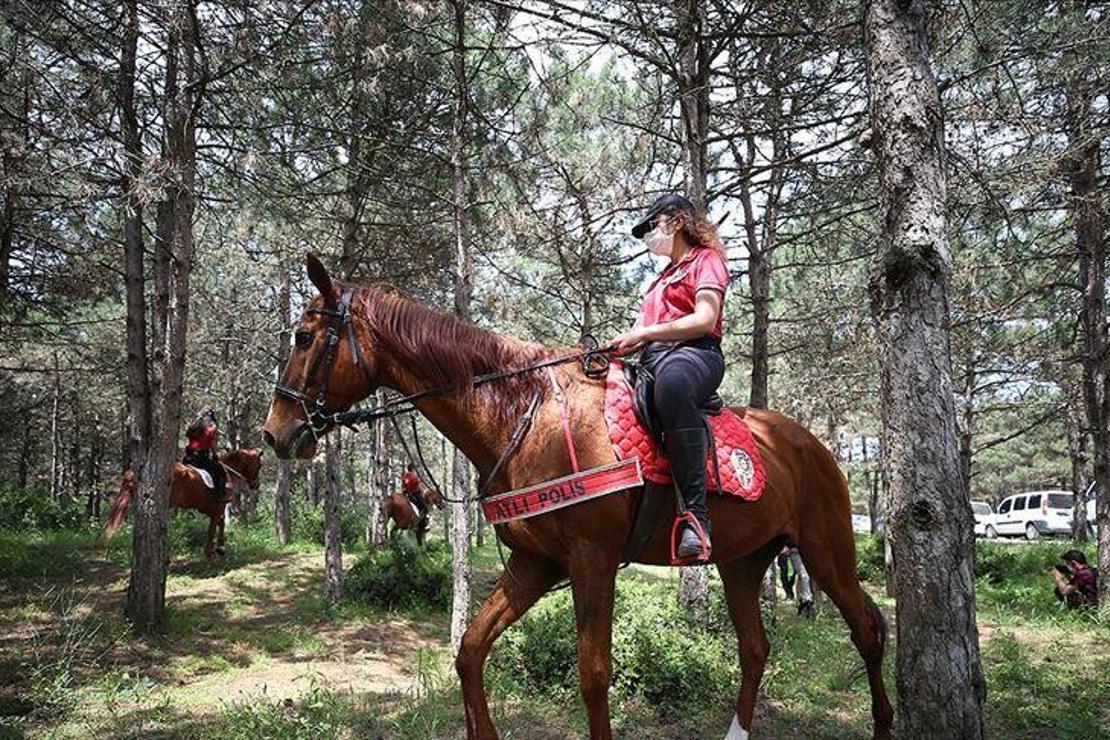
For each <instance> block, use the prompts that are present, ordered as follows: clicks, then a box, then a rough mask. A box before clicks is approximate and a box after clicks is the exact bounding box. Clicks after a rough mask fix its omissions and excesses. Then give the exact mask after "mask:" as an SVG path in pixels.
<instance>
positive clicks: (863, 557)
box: [856, 534, 886, 583]
mask: <svg viewBox="0 0 1110 740" xmlns="http://www.w3.org/2000/svg"><path fill="white" fill-rule="evenodd" d="M856 572H857V573H858V574H859V578H860V580H861V581H877V582H880V583H881V582H883V581H884V580H885V579H886V555H885V553H884V551H883V538H882V535H874V534H864V535H859V536H857V537H856Z"/></svg>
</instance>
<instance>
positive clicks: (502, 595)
mask: <svg viewBox="0 0 1110 740" xmlns="http://www.w3.org/2000/svg"><path fill="white" fill-rule="evenodd" d="M307 267H308V275H309V278H310V279H311V281H312V283H313V284H314V285H315V286H316V288H317V289H318V290H319V291H320V296H319V297H318V298H316V299H315V300H314V301H313V302H312V304H311V305H310V306H309V307H308V308H307V309H306V311H305V314H304V316H302V318H301V320H300V323H299V324H298V325H297V327H296V334H295V346H294V348H293V351H292V354H291V355H290V357H289V361H288V363H287V364H286V366H285V368H284V371H283V373H282V377H281V382H280V385H279V386H278V389H277V391H276V392H275V395H274V399H273V402H272V403H271V406H270V413H269V416H268V417H267V419H266V423H265V426H264V428H263V431H264V437H265V440H266V442H267V444H269V445H270V446H271V447H273V448H274V450H275V451H276V452H277V454H278V456H279V457H282V458H289V457H298V458H302V459H307V458H310V457H312V456H313V455H314V454H315V452H316V446H317V442H318V440H319V438H320V437H321V436H322V435H323V434H326V433H327V432H328V431H330V429H331V428H332V427H333V424H332V423H331V422H330V421H329V420H328V417H329V415H330V414H334V413H336V412H338V411H341V410H345V409H349V408H350V407H351V406H352V405H353V404H355V403H357V402H358V401H361V400H362V399H365V398H367V397H368V396H369V395H370V394H371V393H372V392H373V391H374V390H375V389H376V388H377V387H378V386H379V385H382V386H387V387H389V388H392V389H395V390H397V391H400V392H401V393H403V394H406V395H407V394H415V393H418V392H421V391H428V390H430V389H437V390H435V391H433V392H431V393H427V394H424V395H422V396H420V397H418V398H415V399H413V403H414V405H415V406H416V407H417V408H418V409H419V411H420V412H421V413H422V414H423V415H424V416H425V417H427V418H428V420H429V421H430V422H431V423H432V424H434V425H435V426H436V428H437V429H439V431H440V432H442V433H443V434H444V435H446V437H447V438H448V439H450V440H451V442H452V443H454V444H455V445H456V446H457V447H458V448H459V449H460V450H461V451H462V452H463V453H464V454H465V455H466V456H467V457H468V458H469V459H470V461H471V462H473V463H474V465H475V466H477V468H478V470H479V471H480V472H481V476H480V479H479V490H484V491H489V492H490V493H495V492H501V491H508V490H513V489H517V488H522V487H524V486H528V485H532V484H535V483H538V482H541V481H546V480H551V479H554V478H558V477H560V476H564V475H567V474H569V473H571V472H572V470H571V465H570V461H569V456H568V453H567V450H566V445H565V443H564V441H563V431H562V424H561V421H560V412H559V407H558V405H557V403H556V402H555V401H554V399H553V396H554V394H553V393H552V392H551V391H550V386H549V380H548V377H547V374H546V372H529V373H524V374H516V375H513V376H511V377H507V378H504V379H500V380H497V381H495V382H486V383H482V384H475V383H472V381H473V379H474V378H475V377H476V376H479V375H482V374H488V373H495V372H499V371H504V370H508V369H513V368H520V367H523V366H526V365H529V364H531V363H535V362H537V361H540V360H542V359H544V358H550V357H555V356H558V354H557V353H556V352H553V351H551V350H547V349H544V348H542V347H540V346H538V345H535V344H530V343H526V342H523V341H519V340H516V339H512V338H509V337H504V336H501V335H497V334H494V333H492V332H488V331H485V330H482V329H479V328H477V327H475V326H472V325H470V324H466V323H464V322H463V321H461V320H459V319H457V318H455V317H454V316H450V315H447V314H443V313H439V312H437V311H434V310H432V309H429V308H426V307H424V306H422V305H420V304H418V303H416V302H414V301H411V300H408V299H406V298H404V297H402V296H400V295H398V294H396V293H394V292H392V291H390V290H388V289H382V288H378V287H361V288H357V287H352V286H347V285H344V284H341V283H337V282H334V281H333V280H332V279H331V277H330V276H329V275H328V272H327V270H326V269H325V268H324V266H323V265H322V264H321V263H320V261H319V260H318V259H317V258H316V257H315V256H314V255H311V254H310V255H308V259H307ZM329 339H330V340H331V341H329ZM562 354H567V355H570V354H573V350H563V351H562ZM554 372H555V375H556V376H557V377H558V380H559V383H560V385H561V386H562V387H563V388H564V390H565V396H566V399H567V412H568V414H569V416H570V419H571V425H572V428H573V439H574V444H575V447H576V448H577V453H578V460H579V462H580V464H581V467H582V469H589V468H593V467H595V466H600V465H604V464H607V463H612V462H613V460H614V453H613V448H612V445H611V444H610V441H609V435H608V431H607V429H606V424H605V421H604V419H603V418H602V413H601V409H602V406H603V401H604V394H605V387H604V385H605V384H604V382H603V381H601V380H593V379H590V378H588V377H587V376H586V375H585V374H584V372H583V371H582V369H581V368H580V367H579V366H578V365H577V364H570V363H567V364H561V365H558V366H557V367H556V368H555V370H554ZM442 386H449V387H451V389H452V390H451V391H449V392H441V391H440V390H438V389H440V388H441V387H442ZM537 397H538V398H539V399H541V405H540V406H539V408H538V410H537V411H536V414H535V416H534V418H533V419H532V423H531V426H530V428H529V430H528V432H527V434H525V435H524V437H523V439H522V441H521V442H520V444H519V446H518V447H517V448H516V450H515V452H513V453H512V454H511V455H510V456H509V457H508V459H507V460H506V461H505V462H504V464H503V465H502V466H500V468H499V469H498V470H497V471H496V476H495V477H494V478H493V479H492V480H487V478H488V477H489V473H490V471H491V470H493V469H494V467H495V466H496V464H497V462H498V460H499V459H500V458H501V456H502V453H503V451H504V450H505V448H506V445H507V444H508V442H509V440H510V438H511V437H512V436H513V433H514V431H515V430H516V428H517V425H518V422H519V421H520V420H521V419H522V418H524V415H525V414H526V413H527V409H528V407H529V406H530V405H531V404H532V403H533V399H536V398H537ZM738 411H739V412H740V413H742V414H743V415H744V417H745V419H746V421H747V423H748V425H749V426H750V427H751V430H752V433H753V434H754V435H755V439H756V442H757V444H758V448H759V453H760V455H762V458H763V463H764V466H765V469H766V473H767V486H766V489H765V492H764V494H763V496H762V497H761V498H760V499H759V500H757V501H753V502H745V501H742V500H740V499H738V498H733V497H724V496H716V495H713V496H710V497H709V499H710V501H709V512H710V517H711V519H712V521H713V562H714V563H715V564H716V567H717V570H718V572H719V573H720V575H721V580H722V581H723V583H724V589H725V596H726V600H727V603H728V611H729V615H730V617H731V619H732V622H733V626H734V628H735V630H736V636H737V639H738V641H739V648H740V651H739V652H740V663H741V670H742V680H741V683H740V692H739V695H738V697H737V699H736V703H735V707H734V710H735V714H734V716H733V720H732V726H731V727H730V729H729V731H728V740H735V739H737V738H746V737H748V731H749V730H750V729H751V723H752V713H753V710H754V707H755V702H756V693H757V691H758V688H759V684H760V680H761V679H762V676H763V670H764V665H765V663H766V660H767V654H768V652H769V649H770V648H769V645H768V642H767V637H766V634H765V633H764V629H763V623H762V618H761V615H760V609H759V586H760V583H761V581H762V579H763V574H764V573H765V572H766V571H767V568H768V566H769V564H770V563H771V561H772V560H773V559H774V557H775V555H776V554H777V553H778V551H779V550H780V549H781V548H782V546H783V544H785V543H794V544H797V545H798V546H799V547H800V551H801V554H802V557H803V558H804V560H805V564H806V567H807V568H808V569H809V572H810V575H811V577H813V578H814V579H815V580H816V581H817V583H818V584H819V585H820V586H821V588H822V589H824V591H825V593H826V594H828V596H829V598H831V599H832V600H833V602H834V603H835V604H836V605H837V607H838V608H839V610H840V613H841V615H842V616H843V617H844V620H845V621H846V622H847V623H848V626H849V628H850V630H851V636H852V641H853V642H854V643H855V645H856V648H857V649H858V651H859V653H860V655H861V656H862V658H863V662H864V665H865V667H866V671H867V676H868V682H869V684H870V690H871V711H872V716H873V720H874V737H876V738H888V737H890V730H891V723H892V720H893V709H892V708H891V705H890V702H889V700H888V699H887V695H886V689H885V687H884V685H883V679H882V672H881V669H882V660H883V652H884V648H885V643H886V634H887V633H886V624H885V622H884V620H883V616H882V613H881V612H880V611H879V609H878V607H877V606H876V605H875V603H874V602H873V601H872V600H871V599H870V598H869V597H868V595H867V594H866V593H865V592H864V590H863V588H862V587H861V586H860V583H859V580H858V578H857V576H856V554H855V540H854V539H853V535H852V522H851V513H852V511H851V502H850V500H849V496H848V487H847V483H846V481H845V479H844V476H843V475H842V473H841V471H840V469H839V468H838V466H837V463H836V460H835V458H834V457H833V456H832V454H831V453H830V452H829V451H828V450H827V449H826V448H825V446H824V445H822V444H821V442H820V441H819V440H818V439H817V438H816V437H815V436H814V435H813V434H811V433H810V432H809V431H807V430H806V429H805V428H803V427H802V426H801V425H800V424H798V423H797V422H795V421H792V420H790V419H788V418H786V417H784V416H782V415H780V414H777V413H774V412H772V411H764V410H759V409H747V410H742V409H741V410H738ZM642 494H643V491H642V490H641V489H633V490H627V491H622V492H619V493H615V494H612V495H609V496H603V497H600V498H595V499H592V500H589V501H586V502H583V503H580V504H577V505H575V506H568V507H566V508H562V509H558V510H555V511H551V512H549V513H546V514H542V515H539V516H535V517H532V518H529V519H521V520H515V521H511V522H507V523H505V524H499V525H497V526H496V527H495V530H496V533H497V536H498V537H499V538H500V540H501V541H502V542H503V543H504V544H506V545H507V546H508V547H509V548H510V549H511V551H512V554H511V556H510V557H509V560H508V564H507V567H506V570H505V572H504V573H502V575H501V577H500V579H499V580H498V582H497V584H496V585H495V586H494V588H493V591H492V593H491V594H490V595H489V597H488V598H487V599H486V601H485V603H484V604H483V606H482V608H481V610H480V611H479V612H478V614H477V615H476V616H475V617H474V619H473V621H472V622H471V623H470V626H469V627H468V629H467V631H466V634H465V635H464V636H463V639H462V645H461V646H460V648H459V652H458V655H457V656H456V659H455V666H456V669H457V671H458V674H459V678H460V681H461V685H462V694H463V703H464V707H465V711H466V727H467V736H468V737H470V738H496V737H497V732H496V730H495V729H494V726H493V722H492V720H491V719H490V713H489V706H488V703H487V700H486V692H485V686H484V682H483V667H484V664H485V660H486V658H487V656H488V654H489V651H490V648H491V646H492V645H493V642H494V640H496V639H497V637H498V636H499V635H500V634H501V633H502V632H504V631H505V629H506V628H507V627H508V626H509V625H511V624H512V623H513V622H515V621H516V620H517V619H519V618H520V616H521V615H522V614H524V613H525V612H526V611H527V610H528V608H529V607H531V606H532V604H534V603H535V602H536V601H537V600H538V599H539V598H540V597H541V596H543V595H544V593H546V592H547V591H548V590H549V589H550V588H551V587H552V586H554V585H555V584H556V583H558V582H559V581H560V580H561V579H563V578H564V577H569V578H570V583H571V591H572V595H573V599H574V611H575V619H576V623H577V632H578V674H579V681H580V687H581V692H582V697H583V699H584V701H585V705H586V710H587V714H588V720H589V727H590V736H591V737H592V738H609V737H611V729H610V722H609V683H610V679H611V674H612V658H611V643H612V621H613V596H614V590H615V585H616V574H617V569H618V566H619V565H620V564H621V554H622V549H623V547H624V546H625V543H626V541H627V539H628V537H629V534H630V532H631V528H632V524H633V519H634V516H635V511H636V502H637V497H638V496H641V495H642ZM670 526H671V517H670V514H669V513H668V515H667V516H664V517H662V518H661V519H660V521H659V522H658V524H657V525H656V528H655V533H654V536H653V538H652V540H651V541H650V542H649V543H648V545H647V546H646V547H645V548H644V549H643V551H642V552H641V553H640V554H639V556H638V557H637V561H638V562H642V563H649V564H653V565H666V564H668V563H669V561H670V553H669V542H668V539H669V534H670Z"/></svg>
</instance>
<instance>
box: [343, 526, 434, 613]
mask: <svg viewBox="0 0 1110 740" xmlns="http://www.w3.org/2000/svg"><path fill="white" fill-rule="evenodd" d="M344 584H345V585H344V588H345V591H346V593H347V597H348V598H350V599H353V600H355V601H359V602H362V603H365V604H369V605H371V606H374V607H378V608H381V609H412V610H415V611H432V612H444V611H447V608H448V607H449V606H450V604H451V551H450V549H449V548H448V547H447V545H446V544H445V543H443V542H441V541H436V540H433V541H430V542H428V543H427V544H426V545H425V546H424V547H419V546H417V545H416V543H415V542H414V541H412V540H411V539H410V538H408V537H394V538H392V539H391V540H390V542H389V547H388V548H385V549H382V550H378V551H376V552H369V553H367V554H365V555H363V556H362V558H361V559H360V560H359V561H358V562H357V563H355V565H354V567H353V568H351V570H350V572H348V573H347V577H346V580H345V581H344Z"/></svg>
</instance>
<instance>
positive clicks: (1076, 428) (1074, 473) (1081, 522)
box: [1067, 398, 1090, 542]
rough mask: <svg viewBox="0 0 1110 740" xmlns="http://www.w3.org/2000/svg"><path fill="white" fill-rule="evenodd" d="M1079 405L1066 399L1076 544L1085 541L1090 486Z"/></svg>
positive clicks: (1085, 442) (1085, 441)
mask: <svg viewBox="0 0 1110 740" xmlns="http://www.w3.org/2000/svg"><path fill="white" fill-rule="evenodd" d="M1080 406H1081V404H1079V403H1076V402H1075V399H1074V398H1069V399H1068V407H1067V411H1068V418H1067V427H1068V458H1069V459H1070V460H1071V490H1072V491H1074V492H1075V506H1074V507H1073V508H1072V523H1071V536H1072V539H1074V540H1076V541H1077V542H1086V541H1087V502H1086V500H1085V499H1084V494H1085V493H1086V492H1087V488H1088V486H1089V485H1090V483H1089V481H1088V479H1087V430H1086V429H1084V428H1083V411H1082V409H1081V408H1080Z"/></svg>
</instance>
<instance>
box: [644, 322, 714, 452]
mask: <svg viewBox="0 0 1110 740" xmlns="http://www.w3.org/2000/svg"><path fill="white" fill-rule="evenodd" d="M640 361H641V362H642V363H643V365H644V367H646V368H647V369H648V370H649V371H651V375H652V376H653V378H652V379H651V380H649V382H650V383H651V384H652V385H651V388H650V397H651V399H652V406H653V407H654V408H653V411H654V412H655V415H656V419H657V420H658V421H659V424H660V426H661V427H662V428H663V432H664V434H665V433H666V432H669V431H673V430H675V429H691V428H694V427H700V426H701V425H702V423H703V422H702V412H701V410H700V407H701V404H702V403H703V402H704V401H705V400H706V399H707V398H709V397H710V396H711V395H713V393H714V392H715V391H716V390H717V388H718V387H719V386H720V385H721V380H722V379H723V378H724V376H725V358H724V355H723V354H721V345H720V343H719V342H718V341H717V340H716V339H713V338H712V337H702V338H701V339H695V340H691V341H687V342H680V343H674V342H652V343H650V344H648V345H647V346H646V347H645V348H644V351H643V353H642V354H641V355H640Z"/></svg>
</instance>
